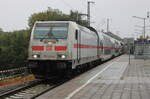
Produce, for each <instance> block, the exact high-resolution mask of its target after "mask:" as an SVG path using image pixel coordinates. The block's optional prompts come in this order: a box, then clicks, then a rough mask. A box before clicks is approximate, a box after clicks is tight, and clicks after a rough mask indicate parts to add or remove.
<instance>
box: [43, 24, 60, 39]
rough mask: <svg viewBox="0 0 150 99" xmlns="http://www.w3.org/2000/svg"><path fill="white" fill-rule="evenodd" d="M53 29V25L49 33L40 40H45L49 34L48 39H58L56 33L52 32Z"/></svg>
mask: <svg viewBox="0 0 150 99" xmlns="http://www.w3.org/2000/svg"><path fill="white" fill-rule="evenodd" d="M52 30H53V27H50V30H49V31H48V33H47V34H46V35H45V36H44V37H43V38H41V40H40V41H43V40H44V39H45V38H46V37H47V36H48V39H56V40H57V38H55V36H54V34H53V33H52Z"/></svg>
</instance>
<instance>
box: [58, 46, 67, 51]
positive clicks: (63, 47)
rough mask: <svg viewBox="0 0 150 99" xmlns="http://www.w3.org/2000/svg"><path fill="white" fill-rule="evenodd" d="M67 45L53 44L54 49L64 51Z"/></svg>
mask: <svg viewBox="0 0 150 99" xmlns="http://www.w3.org/2000/svg"><path fill="white" fill-rule="evenodd" d="M66 50H67V46H55V51H66Z"/></svg>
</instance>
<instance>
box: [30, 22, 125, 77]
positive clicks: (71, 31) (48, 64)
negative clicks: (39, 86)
mask: <svg viewBox="0 0 150 99" xmlns="http://www.w3.org/2000/svg"><path fill="white" fill-rule="evenodd" d="M122 49H123V42H121V41H119V40H116V39H115V38H112V37H110V36H108V35H106V34H105V33H102V32H97V31H96V30H95V29H94V28H92V27H83V26H80V25H78V24H77V23H76V22H72V21H37V22H36V23H35V24H34V27H33V29H32V33H31V37H30V44H29V55H28V61H29V69H30V70H31V72H32V73H33V74H35V76H36V77H39V78H40V77H44V78H48V77H50V76H51V75H63V74H64V73H68V74H69V73H70V72H75V71H78V70H80V69H83V68H89V67H92V66H95V65H96V64H99V63H101V62H102V61H105V60H108V59H110V58H112V57H115V56H118V55H120V54H122Z"/></svg>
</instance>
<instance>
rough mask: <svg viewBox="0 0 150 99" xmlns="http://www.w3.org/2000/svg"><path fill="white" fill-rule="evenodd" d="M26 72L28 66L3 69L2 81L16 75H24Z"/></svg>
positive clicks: (0, 73) (1, 72) (0, 76)
mask: <svg viewBox="0 0 150 99" xmlns="http://www.w3.org/2000/svg"><path fill="white" fill-rule="evenodd" d="M26 74H28V68H27V67H21V68H14V69H8V70H2V71H0V81H1V80H6V79H10V78H14V77H19V76H23V75H26Z"/></svg>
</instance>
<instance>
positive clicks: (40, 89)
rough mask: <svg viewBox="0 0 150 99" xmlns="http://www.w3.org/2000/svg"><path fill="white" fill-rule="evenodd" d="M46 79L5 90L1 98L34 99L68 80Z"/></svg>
mask: <svg viewBox="0 0 150 99" xmlns="http://www.w3.org/2000/svg"><path fill="white" fill-rule="evenodd" d="M45 82H46V81H42V80H39V81H36V83H32V84H28V85H26V86H23V87H19V88H16V89H14V90H11V91H8V92H5V93H3V94H1V95H0V97H1V98H0V99H34V98H36V97H38V96H40V95H42V94H44V93H46V92H48V91H50V90H52V89H54V88H56V87H57V86H59V85H61V84H63V83H64V82H66V80H62V81H60V80H59V81H56V82H55V83H53V82H52V83H51V82H46V83H45Z"/></svg>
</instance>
